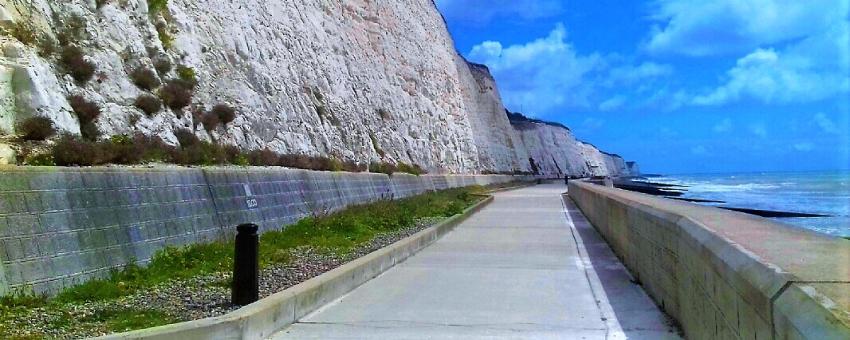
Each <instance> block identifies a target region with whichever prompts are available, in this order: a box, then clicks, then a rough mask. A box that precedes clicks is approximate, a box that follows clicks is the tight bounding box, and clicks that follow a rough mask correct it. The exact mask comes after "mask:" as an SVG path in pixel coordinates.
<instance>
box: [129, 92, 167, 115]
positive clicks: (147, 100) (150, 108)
mask: <svg viewBox="0 0 850 340" xmlns="http://www.w3.org/2000/svg"><path fill="white" fill-rule="evenodd" d="M133 105H135V106H136V108H138V109H139V110H142V112H144V113H145V115H147V116H148V117H151V116H153V115H155V114H156V113H157V112H159V110H162V102H161V101H160V100H159V98H157V97H154V96H151V95H149V94H142V95H139V97H137V98H136V101H135V103H133Z"/></svg>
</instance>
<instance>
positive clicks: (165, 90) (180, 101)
mask: <svg viewBox="0 0 850 340" xmlns="http://www.w3.org/2000/svg"><path fill="white" fill-rule="evenodd" d="M192 95H193V93H192V87H191V86H190V85H189V84H188V83H186V82H184V81H182V80H179V79H172V80H169V81H168V82H167V83H165V85H164V86H163V87H162V88H161V89H159V98H160V99H162V102H163V103H165V105H166V106H168V107H169V108H171V109H172V110H182V109H183V108H184V107H187V106H189V104H191V103H192Z"/></svg>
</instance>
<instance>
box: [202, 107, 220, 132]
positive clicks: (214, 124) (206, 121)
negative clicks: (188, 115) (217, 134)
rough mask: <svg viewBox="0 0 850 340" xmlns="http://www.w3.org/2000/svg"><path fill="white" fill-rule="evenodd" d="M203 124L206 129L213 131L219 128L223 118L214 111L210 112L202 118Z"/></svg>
mask: <svg viewBox="0 0 850 340" xmlns="http://www.w3.org/2000/svg"><path fill="white" fill-rule="evenodd" d="M201 124H203V125H204V130H206V131H207V132H213V131H215V129H217V128H218V126H219V124H221V120H220V119H219V118H218V115H217V114H215V113H212V112H208V113H207V114H205V115H204V117H203V118H201Z"/></svg>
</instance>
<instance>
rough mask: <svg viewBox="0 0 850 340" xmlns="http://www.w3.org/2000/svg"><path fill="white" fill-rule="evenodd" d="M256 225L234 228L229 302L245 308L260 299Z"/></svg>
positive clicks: (258, 244) (258, 249)
mask: <svg viewBox="0 0 850 340" xmlns="http://www.w3.org/2000/svg"><path fill="white" fill-rule="evenodd" d="M259 229H260V227H258V226H257V225H256V224H242V225H240V226H238V227H236V231H237V232H238V233H237V234H236V251H235V253H234V256H233V258H234V261H233V262H234V263H233V290H232V291H231V295H230V302H231V303H233V304H234V305H237V306H245V305H249V304H251V303H254V302H256V301H257V300H259V299H260V280H259V275H260V262H259V256H260V254H259V252H260V238H259V236H257V230H259Z"/></svg>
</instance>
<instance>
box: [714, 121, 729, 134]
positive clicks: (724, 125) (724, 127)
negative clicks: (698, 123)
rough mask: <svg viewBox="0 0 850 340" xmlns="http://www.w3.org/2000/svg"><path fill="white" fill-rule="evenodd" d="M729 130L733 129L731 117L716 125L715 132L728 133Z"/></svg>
mask: <svg viewBox="0 0 850 340" xmlns="http://www.w3.org/2000/svg"><path fill="white" fill-rule="evenodd" d="M729 131H732V120H731V119H729V118H726V119H724V120H722V121H720V122H719V123H717V124H716V125H714V132H717V133H726V132H729Z"/></svg>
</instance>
